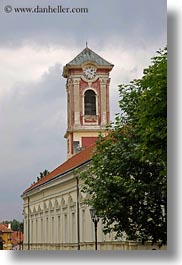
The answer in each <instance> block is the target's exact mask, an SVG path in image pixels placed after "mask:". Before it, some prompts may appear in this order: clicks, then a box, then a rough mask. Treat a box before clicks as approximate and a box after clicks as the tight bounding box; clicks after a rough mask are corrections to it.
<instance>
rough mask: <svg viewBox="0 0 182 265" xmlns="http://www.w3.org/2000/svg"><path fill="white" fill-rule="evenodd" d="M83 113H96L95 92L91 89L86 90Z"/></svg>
mask: <svg viewBox="0 0 182 265" xmlns="http://www.w3.org/2000/svg"><path fill="white" fill-rule="evenodd" d="M84 110H85V115H96V94H95V92H94V91H93V90H87V91H86V92H85V96H84Z"/></svg>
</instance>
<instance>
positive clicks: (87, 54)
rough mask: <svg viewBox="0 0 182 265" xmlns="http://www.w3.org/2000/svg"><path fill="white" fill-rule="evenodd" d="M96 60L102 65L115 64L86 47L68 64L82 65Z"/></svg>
mask: <svg viewBox="0 0 182 265" xmlns="http://www.w3.org/2000/svg"><path fill="white" fill-rule="evenodd" d="M88 61H89V62H96V63H97V64H98V65H100V66H113V65H112V64H111V63H109V62H108V61H106V60H105V59H103V58H102V57H101V56H99V55H98V54H97V53H95V52H94V51H92V50H91V49H89V48H88V47H86V48H85V49H84V50H83V51H82V52H81V53H79V54H78V55H77V56H76V57H75V58H74V59H73V60H72V61H70V62H69V63H68V64H67V65H82V64H83V63H85V62H88Z"/></svg>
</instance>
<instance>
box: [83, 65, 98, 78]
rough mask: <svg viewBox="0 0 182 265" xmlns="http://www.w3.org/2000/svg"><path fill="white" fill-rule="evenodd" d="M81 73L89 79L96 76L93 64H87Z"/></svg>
mask: <svg viewBox="0 0 182 265" xmlns="http://www.w3.org/2000/svg"><path fill="white" fill-rule="evenodd" d="M83 75H84V76H85V77H86V78H87V79H89V80H91V79H93V78H94V77H95V76H96V69H95V68H94V67H93V66H88V67H86V68H85V69H84V70H83Z"/></svg>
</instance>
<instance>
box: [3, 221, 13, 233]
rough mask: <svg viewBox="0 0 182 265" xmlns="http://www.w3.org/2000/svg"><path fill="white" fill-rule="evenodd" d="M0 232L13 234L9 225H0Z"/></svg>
mask: <svg viewBox="0 0 182 265" xmlns="http://www.w3.org/2000/svg"><path fill="white" fill-rule="evenodd" d="M0 231H1V232H2V233H13V230H12V229H11V227H10V226H9V224H1V223H0Z"/></svg>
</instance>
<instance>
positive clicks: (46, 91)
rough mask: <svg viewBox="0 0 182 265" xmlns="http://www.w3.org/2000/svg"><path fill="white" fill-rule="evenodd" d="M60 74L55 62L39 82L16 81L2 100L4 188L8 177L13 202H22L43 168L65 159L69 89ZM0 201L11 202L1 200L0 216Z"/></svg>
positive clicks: (0, 155)
mask: <svg viewBox="0 0 182 265" xmlns="http://www.w3.org/2000/svg"><path fill="white" fill-rule="evenodd" d="M60 73H61V66H60V65H55V66H53V67H51V68H50V69H49V70H48V72H47V73H45V74H44V75H43V76H42V78H41V80H40V81H39V82H37V83H36V82H29V83H21V84H17V85H16V89H14V90H13V89H12V91H13V92H12V93H10V94H8V95H7V96H5V97H3V100H2V101H1V102H0V104H1V109H0V135H1V138H0V147H1V153H0V161H1V162H0V164H1V165H0V168H1V171H0V178H1V185H2V186H1V187H3V186H7V180H8V190H9V191H10V192H11V193H10V194H11V195H10V197H11V199H12V201H16V200H17V202H20V194H21V193H22V192H23V190H24V189H26V188H27V187H28V186H29V185H30V184H31V183H32V182H33V181H34V180H36V176H37V175H39V172H40V171H43V170H44V169H48V170H53V169H54V168H55V167H56V166H57V165H59V164H60V163H61V162H63V161H64V160H65V159H66V148H65V147H66V141H65V139H64V138H63V136H64V133H65V130H66V90H65V81H64V80H63V79H62V78H61V77H60V76H61V75H60ZM61 90H64V92H63V91H61ZM2 150H3V151H2ZM7 178H8V179H7ZM15 183H16V184H15ZM5 195H6V193H4V195H3V193H2V192H1V195H0V196H5ZM8 196H9V195H8ZM6 197H7V196H5V197H4V198H6ZM1 203H3V205H5V204H6V203H8V201H6V200H4V199H1V200H0V216H7V212H6V213H5V212H1V211H2V209H3V208H4V209H6V208H5V207H1ZM12 211H13V213H14V214H15V215H16V214H17V213H16V211H17V209H12ZM12 211H11V213H9V214H10V215H11V214H12Z"/></svg>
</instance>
